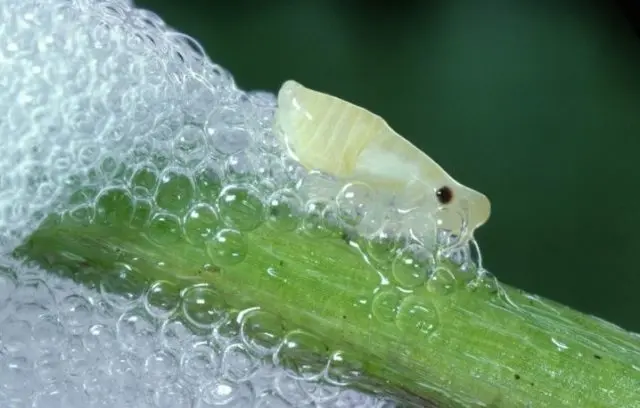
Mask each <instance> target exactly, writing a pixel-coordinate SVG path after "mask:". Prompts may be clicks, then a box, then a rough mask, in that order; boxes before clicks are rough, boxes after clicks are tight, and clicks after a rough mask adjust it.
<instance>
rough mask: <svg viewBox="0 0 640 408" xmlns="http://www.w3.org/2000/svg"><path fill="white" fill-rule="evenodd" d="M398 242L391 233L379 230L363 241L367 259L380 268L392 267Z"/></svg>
mask: <svg viewBox="0 0 640 408" xmlns="http://www.w3.org/2000/svg"><path fill="white" fill-rule="evenodd" d="M397 248H398V241H397V239H396V237H395V236H393V235H392V234H391V233H389V232H387V231H384V230H379V231H378V232H376V233H375V234H374V235H373V236H371V237H369V238H368V239H366V240H365V244H364V250H365V253H366V254H367V256H368V257H369V259H371V260H372V261H373V262H375V263H376V264H377V265H379V266H382V267H390V266H392V261H393V260H394V259H395V257H396V255H395V254H396V252H397Z"/></svg>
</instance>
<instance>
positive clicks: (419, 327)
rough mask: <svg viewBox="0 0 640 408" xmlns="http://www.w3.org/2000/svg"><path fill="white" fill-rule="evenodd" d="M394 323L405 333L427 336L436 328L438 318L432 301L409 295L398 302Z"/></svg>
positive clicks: (438, 323) (438, 322) (438, 321)
mask: <svg viewBox="0 0 640 408" xmlns="http://www.w3.org/2000/svg"><path fill="white" fill-rule="evenodd" d="M396 324H397V325H398V327H399V328H400V329H401V330H403V331H405V332H406V333H415V334H420V335H424V336H427V337H428V336H430V335H432V334H433V333H435V331H436V330H437V329H438V327H439V325H440V319H439V317H438V312H437V310H436V308H435V305H434V304H433V303H432V302H430V301H428V300H426V299H422V298H420V297H418V296H415V295H410V296H407V297H406V298H404V300H403V301H402V303H400V306H399V308H398V316H397V318H396Z"/></svg>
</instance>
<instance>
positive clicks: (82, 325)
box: [59, 295, 93, 334]
mask: <svg viewBox="0 0 640 408" xmlns="http://www.w3.org/2000/svg"><path fill="white" fill-rule="evenodd" d="M59 310H60V320H61V321H62V323H63V324H64V325H65V327H66V329H67V330H69V332H70V333H72V334H80V333H82V332H83V331H85V330H86V329H88V326H89V324H90V323H91V321H92V320H93V306H92V305H91V303H90V302H89V301H88V300H87V299H85V298H84V297H82V296H80V295H69V296H66V297H65V298H64V299H62V300H61V301H60V305H59Z"/></svg>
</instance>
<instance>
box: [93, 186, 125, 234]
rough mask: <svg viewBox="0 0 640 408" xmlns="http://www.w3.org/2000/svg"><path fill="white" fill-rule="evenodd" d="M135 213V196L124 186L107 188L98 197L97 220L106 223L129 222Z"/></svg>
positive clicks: (96, 205) (96, 206)
mask: <svg viewBox="0 0 640 408" xmlns="http://www.w3.org/2000/svg"><path fill="white" fill-rule="evenodd" d="M132 215H133V197H132V196H131V194H129V192H128V191H127V190H126V189H124V188H119V187H113V188H109V189H105V190H103V191H101V192H100V194H99V195H98V197H96V204H95V220H96V222H98V223H101V224H105V225H121V224H122V223H129V222H130V220H131V217H132Z"/></svg>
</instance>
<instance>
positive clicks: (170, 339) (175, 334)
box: [160, 318, 193, 350]
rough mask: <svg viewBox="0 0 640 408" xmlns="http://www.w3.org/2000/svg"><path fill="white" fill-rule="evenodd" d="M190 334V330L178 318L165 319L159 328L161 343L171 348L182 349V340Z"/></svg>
mask: <svg viewBox="0 0 640 408" xmlns="http://www.w3.org/2000/svg"><path fill="white" fill-rule="evenodd" d="M191 336H193V334H192V332H191V331H190V330H189V329H188V328H187V327H186V326H185V324H184V323H183V322H182V321H181V320H179V319H175V318H172V319H168V320H165V321H164V322H163V323H162V327H161V328H160V337H161V341H162V345H163V346H164V347H166V348H168V349H171V350H182V348H183V344H184V342H185V341H187V339H189V338H191Z"/></svg>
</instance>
